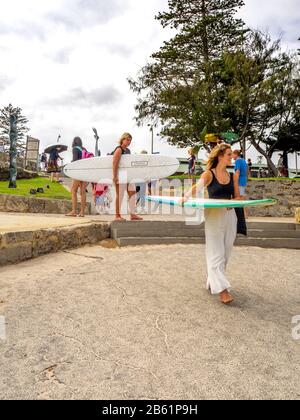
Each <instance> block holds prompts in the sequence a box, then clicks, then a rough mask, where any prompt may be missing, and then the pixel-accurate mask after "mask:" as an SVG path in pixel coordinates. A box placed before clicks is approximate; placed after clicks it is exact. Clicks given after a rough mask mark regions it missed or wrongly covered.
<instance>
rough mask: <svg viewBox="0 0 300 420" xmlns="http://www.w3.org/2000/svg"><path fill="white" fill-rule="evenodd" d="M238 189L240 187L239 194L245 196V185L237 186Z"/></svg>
mask: <svg viewBox="0 0 300 420" xmlns="http://www.w3.org/2000/svg"><path fill="white" fill-rule="evenodd" d="M239 189H240V195H241V196H242V197H245V195H246V187H241V186H239Z"/></svg>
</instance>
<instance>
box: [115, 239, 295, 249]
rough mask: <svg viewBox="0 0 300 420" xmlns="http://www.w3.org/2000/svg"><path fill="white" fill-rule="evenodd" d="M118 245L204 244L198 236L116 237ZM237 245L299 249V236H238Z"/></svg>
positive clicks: (203, 240)
mask: <svg viewBox="0 0 300 420" xmlns="http://www.w3.org/2000/svg"><path fill="white" fill-rule="evenodd" d="M117 243H118V244H119V246H120V247H124V246H137V245H171V244H204V243H205V238H200V237H188V238H187V237H185V238H183V237H122V238H118V239H117ZM236 245H238V246H256V247H259V248H287V249H300V239H299V238H246V237H238V238H237V240H236Z"/></svg>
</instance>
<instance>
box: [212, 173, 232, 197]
mask: <svg viewBox="0 0 300 420" xmlns="http://www.w3.org/2000/svg"><path fill="white" fill-rule="evenodd" d="M210 172H211V173H212V176H213V180H212V182H211V184H210V185H209V186H208V187H207V190H208V196H209V198H214V199H216V200H218V199H219V200H220V199H223V200H231V199H232V198H233V197H234V181H233V174H230V182H229V183H228V184H225V185H224V184H220V183H219V182H218V180H217V177H216V175H215V174H214V172H213V171H210Z"/></svg>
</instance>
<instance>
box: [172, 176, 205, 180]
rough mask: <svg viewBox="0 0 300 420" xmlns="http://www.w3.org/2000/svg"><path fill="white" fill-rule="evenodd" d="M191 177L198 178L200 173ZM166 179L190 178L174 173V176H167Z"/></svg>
mask: <svg viewBox="0 0 300 420" xmlns="http://www.w3.org/2000/svg"><path fill="white" fill-rule="evenodd" d="M192 178H193V179H200V178H201V175H199V176H198V175H193V177H192ZM167 179H183V180H184V179H190V177H189V175H175V176H168V178H167Z"/></svg>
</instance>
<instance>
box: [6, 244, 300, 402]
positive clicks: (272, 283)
mask: <svg viewBox="0 0 300 420" xmlns="http://www.w3.org/2000/svg"><path fill="white" fill-rule="evenodd" d="M298 254H299V251H293V250H261V249H257V248H236V249H235V252H234V255H233V257H232V259H231V262H230V265H229V267H228V276H229V278H230V279H231V281H232V286H233V293H234V295H235V297H236V303H235V304H234V305H233V306H232V307H225V306H223V305H222V304H220V303H219V301H218V299H217V298H216V297H211V296H210V295H209V294H208V292H207V291H206V290H205V288H204V286H205V277H206V273H205V271H206V269H205V256H204V255H205V254H204V246H202V245H172V246H154V247H148V246H145V247H137V248H130V249H128V248H124V249H115V250H108V249H103V248H101V247H99V246H94V247H85V248H82V249H77V250H75V251H67V252H64V253H57V254H55V255H48V256H44V257H40V258H38V259H35V260H32V261H28V262H25V263H21V264H18V265H16V266H8V267H4V268H1V269H0V317H4V318H1V319H5V323H6V334H7V335H6V339H5V340H3V339H1V338H0V371H1V376H0V399H21V398H22V399H23V398H24V399H67V398H71V399H224V398H225V399H245V398H246V399H248V398H249V399H278V398H279V399H283V398H285V399H299V398H300V388H299V375H300V341H296V340H294V339H293V337H292V328H295V326H293V325H292V318H293V317H295V316H296V315H300V298H299V296H300V262H299V255H298ZM294 337H295V336H294Z"/></svg>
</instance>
